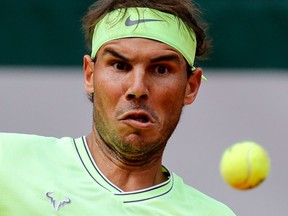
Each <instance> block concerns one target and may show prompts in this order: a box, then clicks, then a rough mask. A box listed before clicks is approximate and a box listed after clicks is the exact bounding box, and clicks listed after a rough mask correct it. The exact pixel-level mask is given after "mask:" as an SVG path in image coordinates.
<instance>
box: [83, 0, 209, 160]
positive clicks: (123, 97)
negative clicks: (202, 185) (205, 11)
mask: <svg viewBox="0 0 288 216" xmlns="http://www.w3.org/2000/svg"><path fill="white" fill-rule="evenodd" d="M135 7H137V8H138V9H137V11H136V12H135V11H134V12H132V11H131V10H130V8H134V9H135ZM127 8H129V9H127ZM139 8H142V9H143V8H149V9H152V12H151V11H150V12H149V13H150V14H149V15H150V16H153V18H154V21H155V19H156V20H158V21H159V20H161V21H163V20H164V21H165V22H163V25H165V23H166V22H168V20H173V21H171V23H172V24H171V23H170V21H169V23H170V24H171V25H172V27H173V28H172V30H173V31H170V32H169V30H168V31H167V32H166V33H167V34H169V37H167V38H168V40H170V39H169V38H171V37H173V39H174V41H177V40H180V41H182V43H180V44H183V46H181V45H180V46H179V44H177V45H176V46H174V45H171V44H173V41H172V43H170V42H171V41H167V38H165V36H166V35H165V34H161V33H162V32H160V33H159V32H158V34H157V35H156V38H155V37H154V36H153V37H152V38H149V37H150V35H151V32H152V33H153V31H159V30H158V29H161V26H159V22H158V23H157V22H154V23H153V25H156V27H155V28H154V29H153V31H151V32H150V33H149V31H148V35H149V37H147V36H144V37H142V36H141V37H140V36H137V35H136V36H135V35H131V36H129V37H117V38H113V39H111V40H107V38H106V39H105V43H104V42H103V43H100V45H99V44H98V45H97V46H98V47H97V49H96V51H95V47H96V45H95V44H97V43H98V42H99V41H98V40H100V39H101V38H103V37H107V35H109V34H110V33H111V32H112V35H113V31H111V32H108V31H106V32H105V31H103V30H102V32H101V33H102V35H99V34H100V33H99V31H98V30H97V29H99V28H101V25H102V24H101V21H103V20H105V19H106V18H107V17H111V16H112V15H113V16H112V17H115V16H116V17H117V19H116V22H115V19H114V21H113V24H111V23H110V24H108V25H111V26H113V28H114V25H115V26H116V27H117V26H118V27H119V25H118V24H119V23H121V22H122V23H123V22H125V20H127V19H128V18H129V17H127V16H129V13H138V16H139V18H138V19H140V16H141V14H142V12H143V11H142V9H141V10H140V9H139ZM118 9H121V10H119V11H120V12H119V11H118ZM155 10H156V12H155ZM115 11H117V13H116V12H115ZM143 13H144V14H146V10H145V9H144V12H143ZM153 13H155V14H156V16H155V17H154V15H153ZM107 14H109V16H108V15H107ZM111 14H112V15H111ZM115 14H116V15H115ZM127 14H128V15H127ZM139 14H140V15H139ZM119 16H120V17H119ZM175 16H176V18H175ZM160 18H161V19H160ZM162 19H163V20H162ZM197 20H198V11H197V9H196V8H195V6H194V5H193V4H192V3H191V2H190V1H189V0H187V1H186V0H178V1H175V0H171V1H167V0H165V1H164V0H163V1H162V0H160V1H159V0H158V1H148V0H126V1H124V0H114V1H112V0H99V1H97V2H96V3H95V4H94V5H92V6H91V8H90V10H89V12H88V13H87V15H86V16H85V17H84V29H85V33H86V40H87V44H88V48H90V49H91V44H92V43H93V46H94V48H93V47H92V56H91V57H90V56H85V57H84V71H85V81H86V82H85V87H86V91H87V93H88V94H89V95H92V97H91V101H92V102H93V103H94V119H93V123H94V128H95V130H96V132H97V133H98V135H99V136H100V137H101V139H102V140H103V141H104V142H105V143H106V144H107V145H109V148H111V149H112V151H113V152H114V153H116V154H117V157H125V158H126V159H128V158H129V160H143V161H144V160H147V158H151V156H153V155H157V152H158V153H159V152H160V153H161V152H162V151H163V150H164V146H165V144H166V142H167V140H168V139H169V137H170V136H171V134H172V133H173V131H174V129H175V127H176V126H177V124H178V121H179V118H180V115H181V112H182V108H183V106H184V105H188V104H191V103H192V102H193V101H194V99H195V97H196V95H197V92H198V89H199V86H200V83H201V75H202V71H201V69H200V68H196V69H195V68H194V70H193V71H192V68H193V67H194V59H195V56H196V57H201V56H202V55H204V54H205V52H206V51H207V48H208V46H207V43H206V40H205V31H204V29H203V28H202V27H200V25H199V22H198V21H197ZM106 23H109V22H106ZM161 24H162V23H161ZM138 25H139V26H141V25H142V24H140V23H138ZM145 25H146V24H145ZM147 25H148V24H147ZM149 25H150V24H149ZM157 25H158V26H157ZM95 26H96V28H95ZM99 26H100V27H99ZM102 26H103V25H102ZM104 27H105V25H104ZM133 28H134V27H133ZM135 28H138V27H137V25H136V26H135ZM141 28H142V27H139V29H140V30H141ZM177 28H178V29H179V30H180V29H182V30H183V29H184V30H183V31H182V30H181V31H179V32H180V35H181V36H180V37H178V36H176V35H177V34H178V35H179V33H178V31H177V30H178V29H177ZM95 29H96V30H95ZM119 30H120V31H121V29H119ZM142 30H143V29H142ZM162 30H164V29H163V28H162ZM115 32H116V34H118V33H117V32H118V31H115ZM171 32H172V33H174V34H171V35H172V36H171V35H170V33H171ZM183 32H185V33H183ZM140 34H145V31H142V32H141V31H140ZM182 34H183V35H182ZM145 35H146V34H145ZM163 35H164V36H163ZM126 36H127V35H126ZM182 36H183V37H182ZM158 37H159V40H158ZM187 37H188V41H189V42H188V43H186V44H185V42H186V40H185V39H183V38H186V39H187ZM99 38H100V39H99ZM108 38H109V37H108ZM163 38H164V40H162V39H163ZM92 41H93V42H92ZM166 41H167V42H166ZM186 45H188V47H186ZM190 46H191V47H190ZM182 48H183V49H182ZM183 50H184V51H183Z"/></svg>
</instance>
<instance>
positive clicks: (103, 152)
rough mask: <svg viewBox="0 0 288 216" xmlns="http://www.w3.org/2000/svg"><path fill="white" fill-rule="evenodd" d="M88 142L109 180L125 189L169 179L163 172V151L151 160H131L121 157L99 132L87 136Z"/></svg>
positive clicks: (146, 186) (94, 157)
mask: <svg viewBox="0 0 288 216" xmlns="http://www.w3.org/2000/svg"><path fill="white" fill-rule="evenodd" d="M87 143H88V147H89V150H90V152H91V154H92V157H93V159H94V161H95V163H96V164H97V166H98V168H99V169H100V170H101V172H102V173H103V174H104V175H105V177H106V178H107V179H109V181H111V182H112V183H113V184H114V185H116V186H117V187H119V188H120V189H122V190H123V191H135V190H141V189H144V188H148V187H152V186H154V185H157V184H160V183H162V182H164V181H166V180H167V177H166V176H165V175H164V174H163V173H162V152H163V151H162V152H161V154H160V155H158V156H155V157H151V158H150V160H149V161H146V162H144V161H141V162H140V161H137V160H136V161H131V160H123V159H121V158H119V157H118V156H117V155H116V154H115V153H114V152H113V151H112V150H111V149H110V148H109V147H108V146H107V144H106V143H105V142H104V141H103V140H102V139H101V138H100V136H99V135H98V133H95V132H94V133H91V134H90V135H88V136H87Z"/></svg>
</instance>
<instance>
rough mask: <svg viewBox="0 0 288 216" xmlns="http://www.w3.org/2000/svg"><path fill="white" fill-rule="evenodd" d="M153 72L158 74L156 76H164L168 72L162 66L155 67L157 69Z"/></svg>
mask: <svg viewBox="0 0 288 216" xmlns="http://www.w3.org/2000/svg"><path fill="white" fill-rule="evenodd" d="M155 71H156V73H158V74H166V73H168V72H169V70H168V68H167V67H165V66H162V65H160V66H157V67H156V68H155Z"/></svg>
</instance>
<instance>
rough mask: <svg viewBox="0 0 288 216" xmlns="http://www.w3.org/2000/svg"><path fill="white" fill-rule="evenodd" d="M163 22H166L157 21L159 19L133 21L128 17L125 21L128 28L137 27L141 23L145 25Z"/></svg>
mask: <svg viewBox="0 0 288 216" xmlns="http://www.w3.org/2000/svg"><path fill="white" fill-rule="evenodd" d="M159 21H160V22H162V21H164V20H157V19H138V20H131V19H130V16H129V17H127V19H126V20H125V25H126V26H133V25H137V24H139V23H145V22H159Z"/></svg>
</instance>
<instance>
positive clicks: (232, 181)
mask: <svg viewBox="0 0 288 216" xmlns="http://www.w3.org/2000/svg"><path fill="white" fill-rule="evenodd" d="M220 171H221V174H222V177H223V178H224V180H225V181H226V182H227V183H228V184H229V185H230V186H232V187H233V188H236V189H239V190H246V189H251V188H254V187H256V186H258V185H259V184H260V183H261V182H263V181H264V180H265V179H266V178H267V176H268V175H269V172H270V159H269V156H268V154H267V152H266V151H265V150H264V148H263V147H262V146H260V145H259V144H257V143H255V142H252V141H245V142H239V143H236V144H234V145H232V146H231V147H229V148H227V149H226V150H225V151H224V153H223V155H222V159H221V162H220Z"/></svg>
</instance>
